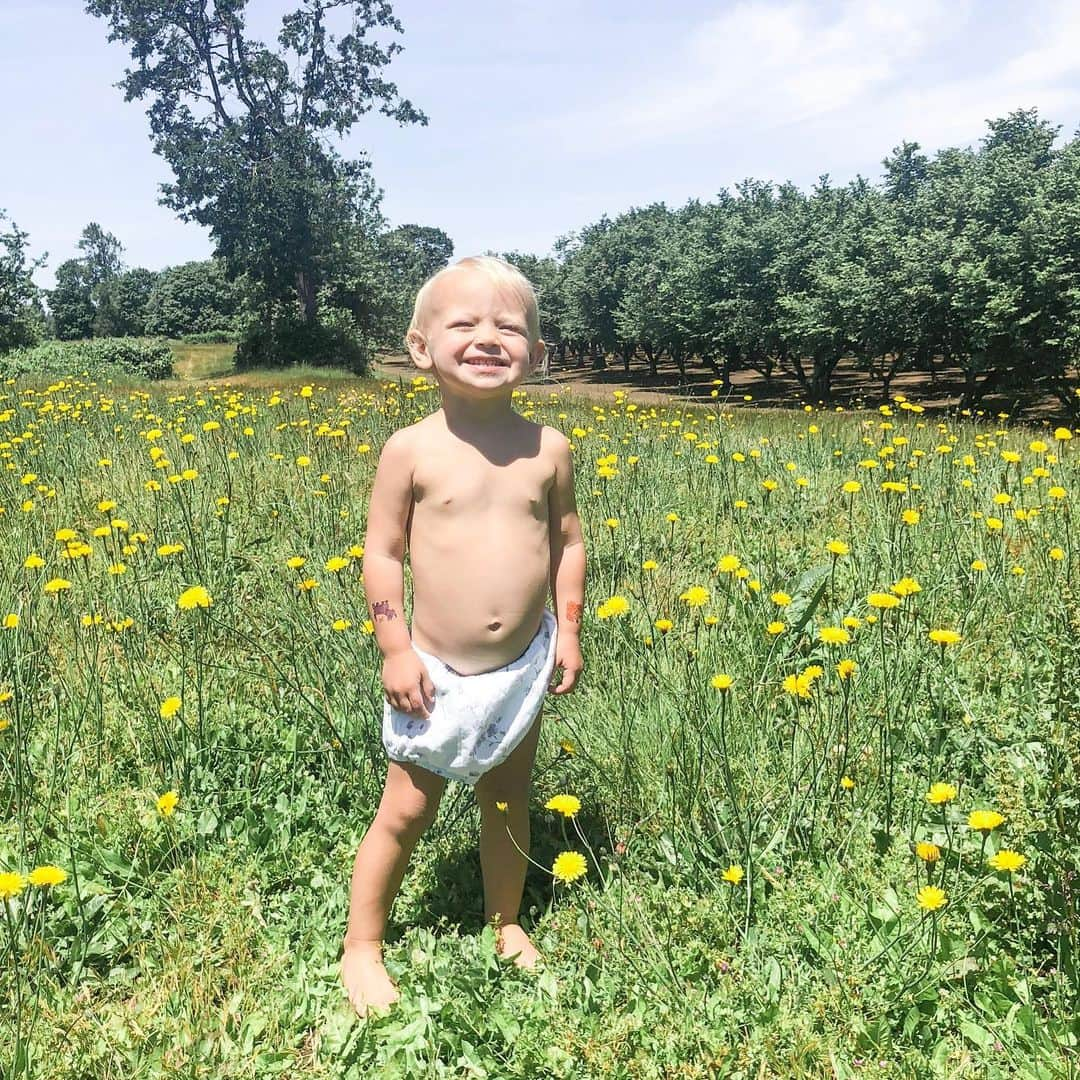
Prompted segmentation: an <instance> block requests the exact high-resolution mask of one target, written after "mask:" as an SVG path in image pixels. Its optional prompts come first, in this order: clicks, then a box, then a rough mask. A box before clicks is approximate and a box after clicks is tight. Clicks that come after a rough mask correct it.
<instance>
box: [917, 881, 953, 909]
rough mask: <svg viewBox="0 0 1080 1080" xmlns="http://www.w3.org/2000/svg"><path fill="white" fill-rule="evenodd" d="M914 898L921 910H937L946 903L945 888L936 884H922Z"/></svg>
mask: <svg viewBox="0 0 1080 1080" xmlns="http://www.w3.org/2000/svg"><path fill="white" fill-rule="evenodd" d="M915 899H916V900H917V901H918V903H919V907H921V908H922V909H923V911H937V910H938V909H939V908H943V907H944V906H945V904H946V896H945V890H944V889H939V888H938V887H937V886H936V885H924V886H923V887H922V888H921V889H920V890H919V891H918V893H917V894H916V897H915Z"/></svg>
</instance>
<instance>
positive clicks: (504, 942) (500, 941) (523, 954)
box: [495, 923, 540, 971]
mask: <svg viewBox="0 0 1080 1080" xmlns="http://www.w3.org/2000/svg"><path fill="white" fill-rule="evenodd" d="M495 935H496V937H495V940H496V944H495V948H496V949H497V951H498V953H499V955H500V956H505V957H506V958H507V959H513V961H514V963H515V964H517V966H518V967H519V968H524V970H526V971H532V970H533V969H534V968H535V967H536V964H537V961H538V960H539V959H540V953H538V952H537V951H536V946H535V945H534V944H533V943H532V942H531V941H530V940H529V935H528V934H526V933H525V931H524V930H522V929H521V927H520V926H518V924H517V923H507V924H506V925H505V926H500V927H498V928H497V929H496V931H495Z"/></svg>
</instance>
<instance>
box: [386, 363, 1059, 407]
mask: <svg viewBox="0 0 1080 1080" xmlns="http://www.w3.org/2000/svg"><path fill="white" fill-rule="evenodd" d="M371 371H372V374H373V375H375V376H377V377H379V378H387V379H392V380H397V379H399V378H401V379H405V380H408V379H411V378H412V377H413V376H414V375H416V374H417V371H416V369H415V368H414V367H413V366H412V363H411V361H410V360H409V358H408V356H407V355H406V354H404V353H402V354H393V355H383V356H380V357H379V358H378V360H377V362H376V363H375V364H373V365H372V369H371ZM1073 376H1074V379H1073V381H1074V383H1075V384H1076V385H1080V373H1078V372H1073ZM715 377H716V376H715V375H714V374H713V372H712V371H711V370H709V369H708V368H705V367H700V366H696V365H695V366H692V367H688V369H687V372H686V375H685V376H684V375H681V374H680V373H679V370H678V368H676V367H675V365H674V364H672V363H671V362H670V361H668V362H667V363H661V364H660V365H659V370H658V373H657V375H656V376H655V377H654V376H652V375H650V374H649V371H648V369H647V368H644V367H642V366H641V365H640V364H635V365H633V366H632V367H631V370H630V371H629V372H626V371H624V370H623V366H622V364H621V363H620V364H618V365H617V366H610V367H608V368H607V369H606V370H605V371H599V372H597V371H592V370H590V369H589V368H588V367H576V366H574V365H573V364H567V365H565V366H561V367H560V366H558V365H556V364H555V363H552V365H551V369H550V372H549V377H548V378H547V379H546V380H543V379H537V380H534V381H532V382H529V383H526V384H525V388H526V389H528V390H531V391H533V392H534V393H540V392H545V391H552V390H554V391H557V392H559V393H569V394H573V395H576V396H579V397H585V398H589V399H591V400H594V401H606V402H610V401H611V400H612V396H613V394H614V392H615V391H616V390H623V391H626V392H627V394H628V397H629V400H631V401H637V402H642V403H648V404H657V403H663V404H673V403H675V402H677V401H680V402H684V403H690V402H698V403H704V402H708V401H710V400H711V398H710V394H711V392H712V391H713V390H716V389H718V387H717V386H716V384H715V383H714V382H713V380H714V379H715ZM731 383H732V389H731V391H730V394H726V393H725V392H723V391H722V392H721V396H723V397H724V398H725V401H726V402H727V403H728V404H731V405H736V406H739V407H748V408H757V409H762V408H764V409H801V408H802V407H803V406H804V405H806V404H813V405H816V404H817V402H810V401H808V400H807V398H806V396H805V394H804V393H803V390H802V388H801V387H800V386H799V383H798V381H797V380H796V379H795V378H794V377H793V376H790V375H784V374H781V373H779V372H778V373H777V374H775V375H774V376H773V378H772V379H771V380H770V382H768V383H767V382H766V381H765V378H764V377H763V376H762V375H760V374H759V373H758V372H756V371H737V372H735V373H733V375H732V377H731ZM963 385H964V378H963V374H962V372H961V371H960V369H959V368H945V369H942V370H941V371H940V372H938V373H937V374H936V375H935V376H934V377H933V378H931V377H930V375H928V374H926V373H924V372H909V373H907V374H904V375H897V376H896V377H895V378H894V379H893V381H892V384H891V386H890V390H889V393H890V397H891V396H892V395H895V394H904V395H905V396H906V397H907V398H908V399H909V400H910V401H912V402H913V403H915V404H918V405H921V406H923V408H924V409H925V410H926V411H927V412H929V413H941V412H945V411H948V410H950V409H955V408H956V404H957V402H958V401H959V400H960V396H961V393H962V392H963ZM832 388H833V396H832V399H831V400H830V401H829V402H828V403H827V404H828V405H829V406H836V405H842V406H844V407H845V408H850V407H853V406H856V405H863V406H870V407H873V406H876V405H879V404H882V403H883V402H885V401H886V400H888V399H886V398H885V397H883V396H882V392H881V382H880V380H876V379H870V378H868V377H867V375H866V372H864V371H860V370H858V369H857V368H856V367H855V366H854V364H853V363H852V362H850V361H841V362H840V364H839V365H838V366H837V368H836V370H835V371H834V372H833V377H832ZM747 394H749V395H750V396H751V398H752V400H751V401H750V402H747V401H745V400H744V398H745V395H747ZM979 410H981V413H982V415H983V416H984V417H996V416H997V414H998V413H1002V412H1004V413H1008V414H1009V417H1010V418H1011V419H1013V420H1019V419H1023V420H1024V421H1026V422H1027V423H1034V424H1038V423H1042V422H1059V423H1064V422H1065V414H1064V409H1063V407H1062V404H1061V402H1060V401H1059V400H1058V399H1057V398H1056V397H1054V396H1053V395H1052V394H1043V395H1032V394H1029V395H1026V396H1024V395H1017V394H1016V393H1015V392H1013V393H1010V394H988V395H987V396H986V397H985V398H983V400H982V401H981V402H980V403H979V405H978V409H977V410H976V411H977V412H978V411H979Z"/></svg>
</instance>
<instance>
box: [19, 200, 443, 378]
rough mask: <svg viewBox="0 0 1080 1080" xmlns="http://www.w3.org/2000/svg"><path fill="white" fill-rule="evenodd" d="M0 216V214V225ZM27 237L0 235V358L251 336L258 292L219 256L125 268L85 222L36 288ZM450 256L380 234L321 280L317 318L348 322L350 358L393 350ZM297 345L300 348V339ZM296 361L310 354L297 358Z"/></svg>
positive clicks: (420, 232) (433, 244)
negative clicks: (65, 345) (69, 348)
mask: <svg viewBox="0 0 1080 1080" xmlns="http://www.w3.org/2000/svg"><path fill="white" fill-rule="evenodd" d="M4 216H5V215H4V213H3V211H0V224H2V223H3V220H4ZM28 239H29V238H28V235H27V234H26V233H25V232H23V231H22V230H20V229H19V228H18V227H17V226H15V225H14V224H12V225H11V226H10V228H9V229H8V230H7V231H0V352H4V351H7V350H9V349H12V348H17V347H19V346H23V345H30V344H34V343H36V342H37V341H39V340H41V339H42V338H43V337H46V336H48V337H55V338H58V339H60V340H62V341H72V340H84V339H87V338H96V337H142V336H151V337H167V338H179V337H183V336H187V335H192V334H210V335H213V334H224V335H228V336H234V337H236V338H238V339H239V340H240V341H241V343H242V344H247V343H248V341H249V339H250V337H251V336H252V335H255V334H258V332H259V329H260V326H261V321H260V320H261V316H262V312H261V311H260V310H259V308H258V303H259V301H260V300H264V298H265V293H264V290H263V289H261V288H260V284H259V283H258V282H256V281H254V280H253V279H252V278H251V277H250V276H248V275H246V274H242V275H239V276H237V277H235V278H230V277H229V275H228V270H227V267H226V264H225V262H224V260H222V259H219V258H212V259H206V260H201V261H193V262H187V263H181V264H180V265H178V266H172V267H167V268H165V269H164V270H147V269H145V268H144V267H132V268H126V267H125V265H124V262H123V251H124V248H123V245H122V244H121V243H120V241H119V240H118V239H117V238H116V237H115V236H114V235H113V234H112V233H110V232H107V231H106V230H105V229H103V228H102V227H101V226H100V225H99V224H98V223H97V222H91V223H90V224H89V225H87V227H86V228H85V229H84V230H83V232H82V236H81V237H80V239H79V241H78V245H77V246H78V249H79V251H80V252H81V254H80V256H79V257H77V258H73V259H68V260H66V261H65V262H62V263H61V264H60V265H59V266H58V267H57V269H56V285H55V287H54V288H53V289H50V290H41V289H38V288H37V287H36V286H35V285H34V282H33V278H32V275H33V272H34V270H35V269H37V268H38V267H40V265H41V263H42V262H43V261H44V256H42V257H41V258H38V259H36V260H31V259H30V258H29V255H28V253H27V242H28ZM452 254H453V244H452V242H451V240H450V238H449V237H448V236H447V235H446V234H445V233H444V232H442V231H441V230H439V229H433V228H430V227H425V226H419V225H403V226H399V227H397V228H394V229H388V228H384V229H383V230H382V231H381V232H379V233H378V234H377V235H376V237H375V242H374V252H373V258H372V260H371V262H370V264H368V265H364V264H363V263H358V264H357V265H355V266H354V267H353V269H354V273H353V274H352V275H351V276H348V277H345V278H338V279H335V280H332V281H329V282H327V283H326V284H325V286H324V288H323V296H324V297H325V299H326V301H327V302H326V305H325V307H326V310H324V313H323V321H324V322H325V320H326V319H327V317H328V315H327V311H329V312H331V313H335V312H336V313H338V314H339V317H340V313H341V312H344V313H345V317H346V318H347V319H350V320H352V321H353V323H354V324H355V328H354V330H353V333H354V335H355V337H356V344H355V347H354V349H353V350H352V353H353V355H361V356H363V357H365V358H366V356H367V354H368V353H369V352H370V351H371V350H372V349H374V348H384V349H388V348H397V347H400V344H401V337H402V332H403V331H402V327H403V326H404V325H406V324H407V323H408V320H409V315H410V313H411V305H412V300H413V297H414V295H415V293H416V290H417V288H418V287H419V285H420V283H421V282H422V281H423V280H424V278H425V277H427V276H428V275H429V274H431V273H433V272H434V271H435V270H437V269H438V268H439V267H440V266H445V265H446V263H447V262H448V261H449V259H450V257H451V255H452ZM46 305H47V307H46ZM298 314H299V313H298ZM279 319H280V315H279ZM298 344H299V347H300V348H301V350H302V349H303V347H304V343H303V342H301V343H298ZM249 347H250V346H249ZM299 358H301V359H309V356H308V354H307V353H303V352H302V353H301V355H300V356H299ZM315 359H316V362H319V361H322V362H330V360H329V359H328V358H327V357H316V358H315ZM354 366H356V365H354Z"/></svg>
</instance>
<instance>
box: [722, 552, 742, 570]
mask: <svg viewBox="0 0 1080 1080" xmlns="http://www.w3.org/2000/svg"><path fill="white" fill-rule="evenodd" d="M741 566H742V560H741V559H740V558H739V556H738V555H724V556H723V557H722V558H721V559H720V561H719V562H718V563H717V564H716V572H717V573H718V574H734V573H735V572H736V571H737V570H738V569H740V567H741Z"/></svg>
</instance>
